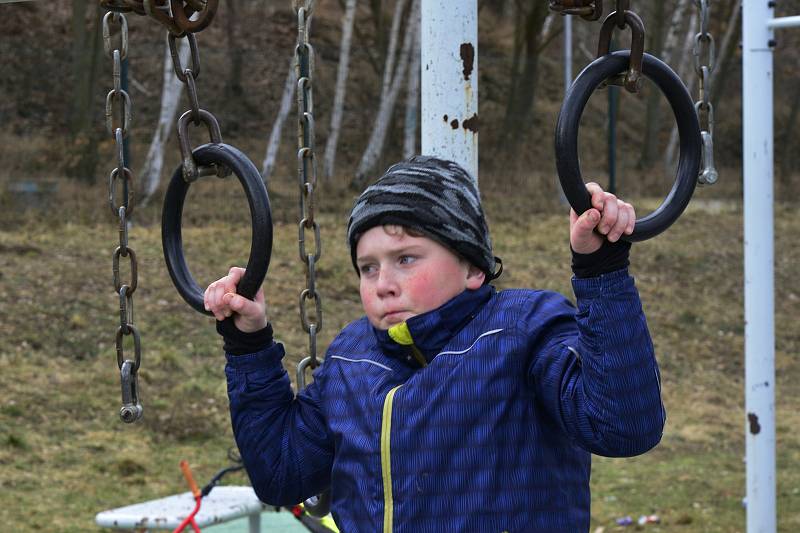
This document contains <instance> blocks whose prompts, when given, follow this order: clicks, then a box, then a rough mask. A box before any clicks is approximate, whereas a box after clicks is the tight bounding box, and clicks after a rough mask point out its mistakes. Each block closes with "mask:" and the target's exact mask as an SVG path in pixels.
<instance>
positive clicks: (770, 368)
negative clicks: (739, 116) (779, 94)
mask: <svg viewBox="0 0 800 533" xmlns="http://www.w3.org/2000/svg"><path fill="white" fill-rule="evenodd" d="M770 4H772V2H766V1H765V0H744V2H743V3H742V93H743V94H742V102H743V122H742V127H743V130H744V156H743V158H742V159H743V160H744V161H743V162H744V303H745V309H744V320H745V333H744V336H745V341H744V349H745V412H746V417H747V419H746V420H745V426H746V438H745V443H746V461H747V500H746V502H747V531H748V533H755V532H764V533H774V532H775V530H776V505H775V487H776V482H775V323H774V312H775V299H774V271H773V266H774V262H773V261H774V259H773V257H774V250H773V225H774V220H773V205H772V204H773V106H772V91H773V77H772V48H771V47H770V44H771V43H770V41H771V39H772V38H773V32H772V30H771V29H770V28H769V27H768V24H767V22H768V21H769V20H770V19H772V17H773V8H772V7H770Z"/></svg>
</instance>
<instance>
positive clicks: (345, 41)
mask: <svg viewBox="0 0 800 533" xmlns="http://www.w3.org/2000/svg"><path fill="white" fill-rule="evenodd" d="M356 1H357V0H347V4H346V5H345V10H344V17H343V18H342V42H341V45H340V46H339V66H338V68H337V71H336V92H335V94H334V97H333V110H332V111H331V127H330V130H329V133H328V142H327V144H326V145H325V159H324V168H325V170H324V176H325V178H326V179H330V177H331V176H333V172H334V168H335V164H336V147H337V145H338V143H339V133H340V131H341V126H342V110H343V109H344V99H345V94H346V92H347V74H348V71H349V67H350V43H351V41H352V37H353V21H354V20H355V18H356Z"/></svg>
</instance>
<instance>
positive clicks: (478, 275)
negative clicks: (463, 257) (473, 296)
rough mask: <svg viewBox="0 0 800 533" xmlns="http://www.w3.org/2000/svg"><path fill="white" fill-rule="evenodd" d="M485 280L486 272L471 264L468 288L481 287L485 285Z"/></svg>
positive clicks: (468, 272) (468, 273)
mask: <svg viewBox="0 0 800 533" xmlns="http://www.w3.org/2000/svg"><path fill="white" fill-rule="evenodd" d="M485 280H486V272H484V271H483V270H481V269H480V268H478V267H476V266H475V265H469V270H468V271H467V288H468V289H472V290H475V289H480V288H481V287H482V286H483V282H484V281H485Z"/></svg>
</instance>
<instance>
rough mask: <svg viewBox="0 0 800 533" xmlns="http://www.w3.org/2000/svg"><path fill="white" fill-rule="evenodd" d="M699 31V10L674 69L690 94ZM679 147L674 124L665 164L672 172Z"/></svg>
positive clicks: (693, 77)
mask: <svg viewBox="0 0 800 533" xmlns="http://www.w3.org/2000/svg"><path fill="white" fill-rule="evenodd" d="M696 33H697V11H696V10H693V11H692V17H691V20H690V22H689V29H688V30H687V32H686V38H685V39H684V41H683V51H682V53H681V57H682V58H683V61H682V62H681V63H680V64H679V65H677V68H675V67H673V69H674V70H675V71H676V72H677V74H678V77H679V78H680V79H682V80H684V82H685V83H686V88H687V89H688V90H689V94H690V95H691V94H693V93H694V86H695V81H697V80H696V76H692V77H691V78H689V72H691V71H692V70H693V69H694V59H693V56H692V46H694V36H695V34H696ZM677 148H678V128H677V126H674V125H673V126H672V131H671V132H670V135H669V144H668V145H667V149H666V151H665V152H664V166H665V167H666V169H667V172H672V169H673V168H674V167H675V150H676V149H677Z"/></svg>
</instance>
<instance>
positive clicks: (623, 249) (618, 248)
mask: <svg viewBox="0 0 800 533" xmlns="http://www.w3.org/2000/svg"><path fill="white" fill-rule="evenodd" d="M570 250H572V247H570ZM630 250H631V243H630V242H628V241H623V240H619V241H617V242H610V241H609V240H607V239H606V240H604V241H603V245H602V246H600V248H599V249H598V250H597V251H595V252H592V253H590V254H579V253H577V252H575V250H572V272H573V273H574V274H575V277H576V278H595V277H597V276H600V275H602V274H608V273H609V272H614V271H616V270H622V269H623V268H627V267H628V265H629V264H630V261H629V255H630Z"/></svg>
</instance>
